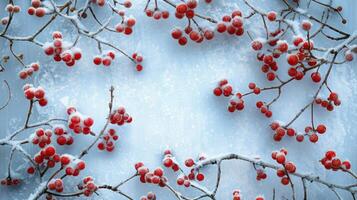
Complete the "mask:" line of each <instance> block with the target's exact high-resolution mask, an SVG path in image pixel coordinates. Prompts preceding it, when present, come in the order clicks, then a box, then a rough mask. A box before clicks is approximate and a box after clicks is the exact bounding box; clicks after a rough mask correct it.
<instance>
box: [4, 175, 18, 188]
mask: <svg viewBox="0 0 357 200" xmlns="http://www.w3.org/2000/svg"><path fill="white" fill-rule="evenodd" d="M20 183H21V181H20V179H18V178H10V177H8V178H4V179H2V180H0V184H1V185H6V186H17V185H19V184H20Z"/></svg>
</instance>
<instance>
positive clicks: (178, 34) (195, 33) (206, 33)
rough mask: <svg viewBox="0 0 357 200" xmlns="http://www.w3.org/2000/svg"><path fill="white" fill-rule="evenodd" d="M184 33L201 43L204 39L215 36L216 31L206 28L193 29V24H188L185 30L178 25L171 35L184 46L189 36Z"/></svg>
mask: <svg viewBox="0 0 357 200" xmlns="http://www.w3.org/2000/svg"><path fill="white" fill-rule="evenodd" d="M184 33H186V35H187V36H188V37H189V38H190V39H191V40H192V41H194V42H197V43H201V42H202V41H203V40H204V39H206V40H211V39H213V37H214V32H213V31H212V30H211V29H209V28H206V29H204V30H201V29H199V30H193V29H192V27H191V26H187V27H186V28H185V29H184V31H183V30H181V28H179V27H177V28H174V29H172V31H171V36H172V38H173V39H175V40H177V42H178V44H179V45H181V46H184V45H186V44H187V37H186V36H184Z"/></svg>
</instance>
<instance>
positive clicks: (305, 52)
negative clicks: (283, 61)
mask: <svg viewBox="0 0 357 200" xmlns="http://www.w3.org/2000/svg"><path fill="white" fill-rule="evenodd" d="M293 44H294V46H295V47H296V48H298V49H299V50H298V51H297V52H296V53H293V54H288V55H287V62H288V64H289V65H290V66H291V67H290V68H289V70H288V75H289V76H290V77H293V78H295V79H296V80H301V79H303V78H304V76H305V68H306V67H305V64H304V63H303V62H304V61H306V63H307V65H308V66H310V67H314V66H316V65H317V61H316V59H314V58H312V57H311V56H310V51H311V50H312V49H313V47H314V43H313V42H312V41H311V40H310V41H307V40H305V39H304V38H302V37H296V38H294V40H293ZM311 79H312V81H313V82H316V83H318V82H320V81H321V76H320V73H319V72H313V73H312V74H311Z"/></svg>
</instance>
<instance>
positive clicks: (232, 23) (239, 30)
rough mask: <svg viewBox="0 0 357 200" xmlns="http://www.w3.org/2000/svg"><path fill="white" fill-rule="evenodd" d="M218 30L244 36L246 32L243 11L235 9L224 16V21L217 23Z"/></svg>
mask: <svg viewBox="0 0 357 200" xmlns="http://www.w3.org/2000/svg"><path fill="white" fill-rule="evenodd" d="M217 32H219V33H224V32H227V33H228V34H230V35H234V34H235V35H237V36H242V35H243V34H244V27H243V18H242V12H241V11H239V10H236V11H233V12H232V14H231V15H230V16H229V15H225V16H223V17H222V21H221V22H218V23H217Z"/></svg>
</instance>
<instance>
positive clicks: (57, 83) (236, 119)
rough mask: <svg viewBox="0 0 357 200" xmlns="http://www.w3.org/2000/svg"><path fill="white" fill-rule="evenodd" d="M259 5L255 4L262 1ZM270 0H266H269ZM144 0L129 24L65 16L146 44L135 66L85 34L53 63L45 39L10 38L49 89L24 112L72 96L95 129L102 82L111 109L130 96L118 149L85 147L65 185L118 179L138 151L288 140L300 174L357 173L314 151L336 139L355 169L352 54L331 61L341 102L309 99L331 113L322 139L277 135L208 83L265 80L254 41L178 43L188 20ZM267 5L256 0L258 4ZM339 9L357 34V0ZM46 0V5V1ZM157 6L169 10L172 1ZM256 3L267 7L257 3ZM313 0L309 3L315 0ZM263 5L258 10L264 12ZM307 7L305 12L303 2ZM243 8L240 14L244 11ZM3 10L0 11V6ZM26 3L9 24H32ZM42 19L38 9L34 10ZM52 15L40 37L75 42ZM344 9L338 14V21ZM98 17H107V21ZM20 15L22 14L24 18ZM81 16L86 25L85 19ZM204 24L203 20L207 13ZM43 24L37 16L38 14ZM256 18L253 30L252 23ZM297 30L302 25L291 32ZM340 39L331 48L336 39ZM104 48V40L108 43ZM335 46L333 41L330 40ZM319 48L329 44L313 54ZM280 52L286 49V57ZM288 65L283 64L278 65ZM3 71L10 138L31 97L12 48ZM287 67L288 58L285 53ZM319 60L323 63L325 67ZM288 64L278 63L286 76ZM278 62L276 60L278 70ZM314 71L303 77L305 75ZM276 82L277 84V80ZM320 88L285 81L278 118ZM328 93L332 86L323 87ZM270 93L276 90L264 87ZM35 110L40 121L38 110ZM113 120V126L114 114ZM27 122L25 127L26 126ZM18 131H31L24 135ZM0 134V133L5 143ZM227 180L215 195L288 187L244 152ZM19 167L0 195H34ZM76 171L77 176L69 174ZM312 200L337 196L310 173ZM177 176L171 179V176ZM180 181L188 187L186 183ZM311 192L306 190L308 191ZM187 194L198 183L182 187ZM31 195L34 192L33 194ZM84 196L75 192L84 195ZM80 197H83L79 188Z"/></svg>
mask: <svg viewBox="0 0 357 200" xmlns="http://www.w3.org/2000/svg"><path fill="white" fill-rule="evenodd" d="M250 2H254V4H259V2H256V3H255V1H250ZM267 2H268V1H267ZM145 3H146V1H142V0H135V1H133V7H132V8H131V9H129V10H128V11H127V12H128V13H129V14H131V15H134V16H135V18H136V20H137V23H138V24H137V25H136V26H135V28H134V32H133V35H131V36H129V37H128V36H124V35H115V34H114V35H113V34H102V33H101V34H99V35H96V34H95V33H96V30H98V28H100V27H98V26H94V25H93V27H91V25H90V24H86V21H85V20H84V22H79V21H78V19H77V18H76V17H73V19H71V20H72V22H73V23H74V24H75V25H76V26H79V27H90V28H91V30H90V31H91V32H89V33H88V34H89V35H95V36H93V37H96V38H97V39H98V40H101V41H107V42H111V43H113V44H114V45H117V46H118V47H120V48H122V49H125V50H126V51H127V52H136V51H138V52H140V53H141V54H142V55H144V62H143V64H144V70H143V71H142V72H140V73H138V72H136V71H135V69H134V68H135V66H133V64H132V63H131V62H130V60H128V59H126V58H125V57H124V56H122V55H120V54H117V55H118V57H117V58H115V60H114V61H113V63H112V65H111V66H110V67H102V66H94V65H93V60H92V57H93V56H94V55H97V54H99V52H98V50H97V46H96V45H97V44H96V42H94V41H93V40H90V39H89V38H81V39H80V40H79V41H78V46H79V47H80V48H81V49H82V53H83V55H84V57H83V58H82V59H81V60H80V61H79V62H78V63H77V64H76V65H75V66H74V67H72V68H68V67H66V66H64V63H62V62H59V63H57V62H53V61H52V58H51V57H47V56H44V53H43V50H42V49H41V48H38V47H37V46H35V45H32V44H26V43H15V44H14V48H15V49H17V50H21V51H22V52H23V53H24V55H25V58H24V59H25V60H26V61H27V62H30V61H31V62H35V61H37V60H38V61H39V62H40V63H41V65H42V66H41V70H40V72H38V75H37V76H35V77H34V78H31V79H33V81H34V83H35V85H41V86H42V87H43V88H45V90H46V92H47V93H46V96H47V97H48V99H49V104H48V106H47V107H45V108H42V107H37V106H36V109H35V113H34V116H35V117H33V118H32V119H31V120H33V121H34V122H35V121H42V120H45V119H48V118H52V117H67V116H66V114H65V110H66V108H67V106H69V105H73V106H75V107H76V108H77V109H78V110H79V111H80V112H81V113H83V114H84V115H86V116H92V117H93V118H94V121H95V123H94V130H93V131H94V132H99V131H100V129H101V128H102V126H103V125H104V124H105V122H106V117H107V113H108V111H107V110H108V101H109V92H108V91H109V89H110V86H111V85H113V86H114V87H115V92H114V95H115V98H116V99H115V104H114V108H117V107H118V106H119V105H123V106H125V108H126V110H127V111H128V113H130V115H131V116H132V117H133V122H132V123H131V124H130V125H125V126H122V127H119V128H116V129H117V130H118V131H117V132H118V135H119V137H120V139H119V141H117V142H116V149H115V150H114V152H113V153H107V152H105V151H103V152H99V151H98V150H97V149H95V148H94V149H92V150H91V152H90V154H91V156H88V157H85V159H84V160H85V161H86V162H87V163H86V165H87V168H86V170H84V171H83V172H81V175H80V177H77V178H72V177H71V181H70V183H69V184H70V185H76V184H77V183H78V182H79V181H80V180H81V177H84V176H86V175H90V176H92V177H94V178H95V181H96V182H98V183H103V184H117V183H119V182H120V181H121V180H124V179H126V178H128V177H130V176H131V175H133V174H134V173H135V169H134V167H133V166H134V164H135V163H136V162H138V161H143V162H144V163H145V164H146V165H147V166H148V167H149V168H155V167H157V166H159V165H161V162H162V158H163V155H162V152H163V151H164V150H165V149H167V148H169V149H171V150H172V151H173V152H174V154H175V157H176V159H177V160H178V161H179V162H184V159H185V158H188V157H196V156H198V155H199V154H200V153H202V152H204V153H205V154H207V157H208V158H210V157H212V156H213V157H216V156H217V155H224V154H228V153H236V154H241V155H246V156H249V157H257V156H259V157H260V158H261V159H262V160H264V161H266V162H268V163H273V160H271V158H270V155H271V152H272V151H273V150H276V149H280V148H282V147H286V148H287V149H288V150H289V154H288V158H289V160H291V161H294V162H295V163H296V164H297V169H298V172H301V173H303V174H310V173H311V174H316V175H319V176H320V178H321V179H323V180H328V181H330V182H331V181H332V182H334V183H336V184H341V185H347V184H351V183H356V179H353V178H351V177H349V176H348V175H347V174H345V173H343V172H332V171H326V170H325V169H324V168H323V166H322V165H321V164H320V163H319V162H318V161H319V160H320V159H321V158H322V157H323V155H324V153H325V152H326V151H327V150H329V149H335V150H336V151H337V152H338V154H339V155H340V156H341V157H343V158H344V159H349V160H350V161H351V163H352V167H353V169H355V171H356V170H357V168H356V165H357V146H356V142H357V138H356V130H355V127H356V126H357V122H356V119H357V114H356V113H357V106H356V105H355V102H357V96H356V94H357V78H356V77H357V76H356V73H357V71H356V68H355V67H354V65H356V61H353V62H352V64H343V65H339V66H337V67H335V68H334V69H333V71H332V73H333V75H332V76H331V77H330V79H329V84H330V85H332V86H333V90H336V91H338V92H339V97H340V99H341V101H342V105H341V106H340V107H339V108H337V109H336V111H335V112H332V113H327V112H325V111H323V110H322V109H321V110H320V109H318V108H317V109H316V112H317V114H316V116H317V120H318V121H319V122H324V123H326V124H328V130H327V133H326V134H325V135H323V136H322V137H321V138H320V139H319V141H318V143H317V144H311V143H310V142H308V141H304V142H303V143H297V142H295V141H294V139H291V138H284V139H283V141H282V142H279V143H277V142H274V141H273V139H272V131H271V130H270V128H269V126H268V125H269V124H270V122H271V120H270V119H267V118H265V117H264V116H262V115H261V114H260V113H259V111H258V110H257V109H256V108H255V102H256V101H257V98H256V97H250V98H248V99H247V100H246V102H245V105H246V109H245V111H244V112H235V113H228V112H227V111H226V106H227V105H226V104H227V102H226V100H225V99H223V98H217V97H215V96H214V95H213V94H212V89H213V88H214V87H215V86H216V84H217V82H218V81H219V80H220V79H222V78H227V79H228V80H229V81H230V83H231V84H232V85H233V86H234V87H235V88H239V89H240V90H243V89H246V87H247V85H248V83H249V82H252V81H254V82H255V83H257V84H258V85H272V83H270V82H268V81H266V80H265V75H264V74H262V73H261V72H260V63H258V62H257V61H256V59H255V53H254V52H252V51H251V49H250V43H251V41H250V40H249V38H248V37H247V35H245V36H244V37H243V38H236V37H229V36H226V35H217V37H216V38H215V39H214V40H213V41H211V42H207V43H203V44H199V45H198V44H193V43H190V44H188V45H187V46H185V47H181V46H179V45H177V42H176V41H175V40H173V39H172V38H171V36H170V30H171V29H172V28H173V27H174V26H173V24H176V25H179V24H180V23H183V22H182V21H178V20H176V19H174V18H170V19H169V20H166V21H160V22H157V21H155V20H152V19H150V18H148V17H146V16H145V13H144V12H142V11H143V8H144V7H145ZM261 4H263V3H261ZM265 4H267V5H269V7H270V8H269V7H267V8H264V10H265V11H268V10H269V9H275V8H280V7H282V6H283V5H282V4H281V3H279V1H269V4H268V3H264V5H265ZM335 4H336V5H337V4H341V5H342V6H343V8H344V10H343V14H344V16H346V18H347V19H348V20H349V21H348V24H347V25H345V26H344V27H342V28H341V29H343V30H345V31H347V32H349V33H353V34H354V35H356V32H355V30H356V29H357V24H356V23H355V21H354V20H355V19H356V18H357V15H356V12H355V8H356V7H357V2H356V1H353V0H348V1H336V2H335ZM49 6H50V5H49ZM162 6H163V7H167V9H171V8H170V7H168V6H167V4H162ZM201 6H202V8H201V9H202V10H207V13H208V14H212V15H213V16H215V17H216V18H219V17H221V16H222V15H223V14H226V13H229V12H231V11H232V10H234V9H236V8H240V9H241V10H247V6H245V5H244V4H243V3H242V1H231V0H214V2H213V3H211V4H209V5H206V4H204V3H203V2H200V7H201ZM0 7H1V8H4V7H5V2H4V1H2V2H0ZM262 9H263V8H262ZM312 10H313V9H312ZM262 12H263V11H262ZM299 12H301V13H302V14H306V15H307V13H306V12H305V11H304V10H299ZM98 13H99V16H100V17H101V19H105V17H106V15H107V13H106V12H105V11H100V10H99V11H98ZM248 14H249V13H245V15H248ZM0 15H1V17H4V14H3V13H1V14H0ZM32 20H33V19H31V18H29V17H28V16H27V15H26V14H24V13H22V14H19V16H18V17H17V18H15V22H14V23H13V27H12V28H11V29H10V30H9V32H10V33H12V34H13V33H16V34H18V35H20V36H21V35H22V34H23V35H28V31H29V30H31V29H35V28H36V27H39V25H38V24H31V23H30V21H32ZM36 20H38V21H40V22H42V23H44V22H46V20H44V19H36ZM56 20H57V22H58V23H56V24H54V25H51V27H49V30H48V31H46V32H44V33H41V38H42V39H43V40H41V41H40V42H42V43H45V42H46V41H50V34H51V33H52V31H55V30H58V29H61V30H62V33H63V35H64V37H65V38H66V40H67V39H68V40H69V41H74V40H75V39H76V34H73V33H74V29H73V24H72V23H69V21H68V20H65V19H63V18H62V19H60V18H59V19H56ZM338 20H339V19H337V18H336V19H335V21H338ZM103 21H105V20H103ZM24 22H25V23H24ZM82 23H83V24H82ZM203 23H205V22H203ZM288 23H289V24H291V26H292V27H293V29H294V30H295V29H300V27H299V23H296V22H292V21H289V22H288ZM39 24H40V23H39ZM208 25H209V24H207V26H208ZM246 26H247V27H248V29H251V30H252V34H254V35H255V36H256V37H261V38H264V37H265V36H264V30H262V28H261V27H262V24H261V21H249V22H247V25H246ZM258 29H259V30H258ZM297 34H301V33H297ZM332 43H335V44H336V45H338V44H339V43H338V42H334V41H333V42H330V41H328V42H326V44H322V45H321V41H320V46H323V47H325V48H330V47H332V46H335V45H331V44H332ZM0 44H1V47H2V49H1V55H5V54H6V55H8V54H9V52H8V50H7V47H6V46H7V45H8V44H7V41H5V40H4V39H2V38H1V39H0ZM338 48H341V46H337V47H335V50H336V49H338ZM103 49H104V50H107V48H106V47H104V48H103ZM331 51H332V49H331ZM320 56H323V57H324V56H325V55H320ZM283 57H284V56H283ZM285 65H286V64H285ZM7 66H9V67H7V68H6V70H5V72H1V73H0V78H1V81H2V80H5V79H6V80H8V82H9V84H10V87H11V90H12V92H13V93H12V95H13V96H12V100H11V102H10V103H9V105H8V106H7V107H6V108H5V109H3V110H1V111H0V116H1V117H0V138H5V137H6V136H8V135H9V134H11V133H12V132H14V131H16V130H17V129H18V128H19V127H20V126H19V125H21V124H22V123H23V122H22V120H23V116H25V114H26V110H27V106H28V102H27V101H25V99H24V97H23V92H22V86H23V84H24V82H21V81H19V80H18V79H17V77H16V78H15V76H14V75H16V74H17V73H18V71H20V69H21V66H19V64H18V63H16V61H15V60H14V59H11V60H10V62H9V63H8V64H7ZM281 68H284V64H281ZM322 70H324V69H322ZM285 72H286V70H285V69H284V75H283V74H282V77H284V76H286V75H285V74H286V73H285ZM282 73H283V71H282ZM308 78H309V77H308ZM273 85H275V84H273ZM317 88H318V85H314V84H313V83H311V81H310V80H305V81H302V82H299V83H298V84H293V85H289V86H287V87H286V88H284V92H283V94H282V96H281V98H280V99H279V100H278V102H277V103H276V104H275V105H274V106H273V108H272V109H273V110H274V119H279V120H281V121H283V122H285V121H287V120H288V119H291V118H293V117H294V116H295V114H296V113H297V112H298V111H299V110H300V109H301V107H303V106H304V105H305V104H306V103H307V102H308V101H310V100H311V94H313V93H314V92H315V91H316V90H317ZM0 89H1V93H0V94H1V95H0V102H5V101H6V98H7V96H6V93H5V92H3V91H6V87H5V85H4V86H1V88H0ZM323 94H325V95H326V94H327V91H323ZM264 95H265V96H267V97H271V98H274V97H275V94H274V91H272V92H268V94H264ZM302 116H303V117H302V118H301V119H299V120H298V121H297V122H296V123H295V125H294V126H296V127H303V126H304V125H306V122H307V121H308V120H309V113H304V114H303V115H302ZM36 119H37V120H36ZM110 126H112V125H110ZM32 133H33V132H31V131H27V132H26V133H25V134H23V136H25V135H26V134H27V136H29V135H30V134H32ZM22 139H26V137H23V138H22ZM92 140H93V138H92V137H87V136H84V135H75V141H76V142H77V143H75V145H74V146H70V147H66V146H64V147H61V148H60V151H61V153H63V152H66V153H72V154H73V155H78V154H79V153H80V150H81V149H83V147H85V146H87V145H88V144H89V143H91V142H92ZM6 142H7V141H6V140H1V139H0V144H1V143H6ZM14 146H15V148H16V149H18V150H19V151H23V150H22V147H20V146H17V144H14ZM26 148H27V150H28V152H30V153H31V155H34V154H35V153H36V152H37V151H38V147H36V146H33V145H29V146H27V147H26ZM9 151H11V149H10V148H9V147H8V146H0V157H1V158H2V162H0V176H1V177H3V176H5V175H6V173H7V162H8V159H9V153H8V152H9ZM15 155H17V158H16V159H15V160H14V163H13V168H14V169H13V170H15V169H16V168H17V167H18V166H19V165H21V164H22V163H23V162H24V159H25V160H26V158H23V155H22V154H20V153H15ZM222 171H223V173H222V177H221V179H222V182H221V185H220V188H219V190H218V192H217V199H231V198H232V194H231V193H232V191H233V190H234V189H236V188H239V189H240V190H241V192H242V194H243V196H244V199H253V198H254V197H255V196H257V195H259V194H262V195H264V196H265V197H266V199H272V194H273V193H272V191H273V189H274V188H275V191H276V198H277V199H283V197H285V198H289V199H290V197H291V188H290V187H288V186H282V185H281V184H280V180H279V179H278V178H277V177H276V175H275V172H274V171H267V173H268V179H266V180H264V181H259V182H258V181H256V180H255V176H256V172H255V170H253V169H252V166H251V164H250V163H245V162H241V161H227V162H224V163H223V164H222ZM17 173H19V174H21V176H23V177H27V178H26V179H24V180H23V182H24V183H23V184H22V185H21V186H20V187H18V188H7V187H0V194H1V197H4V199H10V198H11V199H27V198H29V199H32V197H34V195H36V193H37V192H39V191H34V189H38V188H39V187H40V188H41V187H45V183H42V182H41V180H39V179H38V178H34V177H31V176H29V175H27V174H26V173H25V170H23V169H21V170H19V171H18V172H17ZM205 173H206V180H205V181H204V185H205V187H207V188H213V187H214V185H213V183H214V181H215V175H216V171H215V168H213V167H212V168H209V169H208V170H206V169H205ZM168 176H169V177H170V178H171V179H170V181H171V182H170V183H171V185H174V181H175V177H174V176H173V174H171V173H170V172H169V173H168ZM292 179H293V181H294V182H296V184H295V185H296V190H297V191H300V192H297V199H302V195H303V193H302V192H301V191H302V185H301V184H300V181H301V180H300V179H297V178H294V177H293V178H292ZM72 180H73V181H72ZM307 185H308V187H309V189H308V191H309V199H336V196H334V194H333V193H332V191H331V190H329V189H328V188H327V187H325V186H322V185H319V184H312V183H307ZM174 187H175V186H174ZM121 190H122V191H125V193H127V194H129V195H130V196H132V197H134V198H135V199H139V197H140V196H142V195H144V194H147V192H148V191H154V192H155V193H156V196H157V197H158V199H166V200H171V199H176V198H175V196H174V195H173V194H172V193H170V192H169V191H168V190H160V189H158V188H157V187H155V186H152V185H147V184H145V185H143V184H141V183H140V181H139V180H138V178H135V179H134V180H132V181H131V182H129V183H128V184H127V185H125V186H124V187H122V188H121ZM177 190H178V191H180V192H182V193H185V194H187V192H185V189H183V188H182V187H180V188H177ZM310 191H311V192H310ZM98 194H99V195H98V196H97V195H93V196H92V197H90V198H92V199H120V198H122V197H121V196H118V194H117V193H112V192H110V191H105V190H100V191H98ZM189 195H191V196H194V195H197V193H189ZM29 196H30V197H29ZM341 196H342V197H343V198H344V199H352V197H351V195H350V194H348V193H346V192H341ZM81 198H82V197H81ZM83 198H84V197H83Z"/></svg>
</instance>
